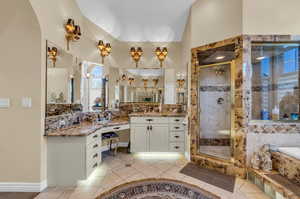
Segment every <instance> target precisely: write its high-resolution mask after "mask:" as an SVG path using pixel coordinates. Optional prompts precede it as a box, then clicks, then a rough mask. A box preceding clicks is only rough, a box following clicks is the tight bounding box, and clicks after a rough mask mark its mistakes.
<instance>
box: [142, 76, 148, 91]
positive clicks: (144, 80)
mask: <svg viewBox="0 0 300 199" xmlns="http://www.w3.org/2000/svg"><path fill="white" fill-rule="evenodd" d="M142 81H143V82H144V88H145V89H147V85H148V79H147V78H143V79H142Z"/></svg>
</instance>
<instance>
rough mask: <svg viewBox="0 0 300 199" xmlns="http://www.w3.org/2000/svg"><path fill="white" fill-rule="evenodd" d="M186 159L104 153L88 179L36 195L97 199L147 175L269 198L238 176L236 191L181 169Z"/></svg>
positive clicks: (242, 198)
mask: <svg viewBox="0 0 300 199" xmlns="http://www.w3.org/2000/svg"><path fill="white" fill-rule="evenodd" d="M186 163H187V161H186V160H185V159H184V158H183V157H182V156H180V155H177V156H175V155H168V154H165V156H164V155H157V154H150V155H149V154H147V155H140V154H135V155H132V154H126V153H118V155H117V156H115V157H113V156H104V157H103V161H102V164H101V166H99V167H98V168H97V169H96V170H95V172H94V173H92V174H91V176H90V178H89V179H87V180H85V181H81V182H79V183H78V186H76V187H49V188H47V189H46V190H45V191H44V192H42V193H41V194H39V195H38V196H37V197H36V198H35V199H94V198H95V197H96V196H98V195H99V194H101V193H102V192H103V191H106V190H109V189H111V188H112V187H115V186H117V185H120V184H123V183H126V182H130V181H136V180H140V179H145V178H168V179H177V180H181V181H185V182H188V183H190V184H195V185H197V186H199V187H201V188H203V189H205V190H207V191H210V192H212V193H214V194H216V195H218V196H220V197H221V198H222V199H269V197H268V196H266V195H265V194H264V193H263V192H262V191H260V190H259V189H258V188H257V187H256V186H255V185H253V184H251V183H250V182H248V181H245V180H242V179H237V180H236V185H235V189H234V193H231V192H228V191H225V190H223V189H220V188H218V187H215V186H213V185H210V184H207V183H205V182H203V181H200V180H197V179H195V178H192V177H189V176H186V175H183V174H181V173H179V171H180V170H181V168H183V167H184V165H185V164H186ZM128 164H129V165H130V166H129V167H128Z"/></svg>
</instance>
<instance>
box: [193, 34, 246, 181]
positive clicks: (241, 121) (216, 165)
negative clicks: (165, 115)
mask: <svg viewBox="0 0 300 199" xmlns="http://www.w3.org/2000/svg"><path fill="white" fill-rule="evenodd" d="M229 44H235V60H234V64H235V67H234V68H235V71H234V79H235V82H234V84H235V87H234V88H235V96H234V101H235V107H234V130H235V135H234V138H233V140H232V141H233V146H232V147H233V161H230V162H225V161H221V160H218V159H215V158H212V157H205V156H203V155H200V154H199V153H198V151H199V149H198V147H199V141H200V140H199V136H200V135H199V129H200V128H201V126H200V122H199V107H198V99H199V98H198V95H199V93H198V76H199V75H198V72H199V67H197V53H198V52H199V51H205V50H207V49H212V48H217V47H220V46H225V45H229ZM191 67H192V69H191V71H192V74H191V107H190V110H191V113H190V125H189V132H190V133H191V159H192V161H193V162H196V163H197V164H199V165H201V166H204V167H207V168H213V169H216V170H219V171H221V172H223V173H227V174H230V175H238V176H241V177H245V174H246V173H245V163H246V131H245V126H246V125H245V121H246V120H245V118H244V116H245V109H244V103H243V97H244V90H243V83H244V80H245V79H244V73H243V40H242V36H238V37H234V38H230V39H227V40H224V41H220V42H216V43H212V44H209V45H205V46H201V47H198V48H194V49H192V65H191Z"/></svg>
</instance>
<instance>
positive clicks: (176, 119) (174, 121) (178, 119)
mask: <svg viewBox="0 0 300 199" xmlns="http://www.w3.org/2000/svg"><path fill="white" fill-rule="evenodd" d="M183 120H184V117H170V118H169V122H170V124H182V122H183Z"/></svg>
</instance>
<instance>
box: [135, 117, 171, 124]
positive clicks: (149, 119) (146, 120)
mask: <svg viewBox="0 0 300 199" xmlns="http://www.w3.org/2000/svg"><path fill="white" fill-rule="evenodd" d="M130 122H131V123H133V124H135V123H141V124H149V123H153V124H154V123H155V124H168V123H169V119H168V118H167V117H132V118H130Z"/></svg>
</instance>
